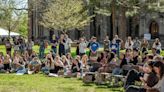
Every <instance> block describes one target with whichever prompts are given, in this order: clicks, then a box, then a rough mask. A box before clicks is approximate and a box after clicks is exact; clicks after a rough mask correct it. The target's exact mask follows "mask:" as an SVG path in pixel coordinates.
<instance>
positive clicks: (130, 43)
mask: <svg viewBox="0 0 164 92" xmlns="http://www.w3.org/2000/svg"><path fill="white" fill-rule="evenodd" d="M125 49H131V50H132V49H133V41H132V38H131V37H130V36H129V37H128V40H127V41H126V42H125Z"/></svg>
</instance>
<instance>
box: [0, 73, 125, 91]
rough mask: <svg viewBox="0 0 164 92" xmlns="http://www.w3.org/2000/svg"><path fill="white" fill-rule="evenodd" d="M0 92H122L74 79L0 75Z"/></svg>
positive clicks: (120, 89)
mask: <svg viewBox="0 0 164 92" xmlns="http://www.w3.org/2000/svg"><path fill="white" fill-rule="evenodd" d="M0 92H124V91H123V88H107V87H106V86H96V85H94V84H91V85H89V86H88V85H84V84H83V83H82V80H78V79H75V78H54V77H46V76H45V75H42V74H37V75H23V76H19V75H14V74H1V75H0Z"/></svg>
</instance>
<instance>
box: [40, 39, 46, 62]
mask: <svg viewBox="0 0 164 92" xmlns="http://www.w3.org/2000/svg"><path fill="white" fill-rule="evenodd" d="M45 48H46V43H45V40H44V39H43V38H42V39H41V40H40V48H39V58H40V59H43V58H44V52H45Z"/></svg>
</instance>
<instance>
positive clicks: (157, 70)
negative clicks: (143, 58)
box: [153, 61, 164, 92]
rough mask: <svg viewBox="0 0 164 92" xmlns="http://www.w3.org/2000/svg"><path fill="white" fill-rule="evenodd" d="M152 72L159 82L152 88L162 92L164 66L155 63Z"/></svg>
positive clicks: (163, 87) (161, 63)
mask: <svg viewBox="0 0 164 92" xmlns="http://www.w3.org/2000/svg"><path fill="white" fill-rule="evenodd" d="M154 71H155V73H156V74H157V76H158V78H159V81H158V83H157V84H156V85H155V86H154V87H153V88H155V89H158V90H159V91H160V92H164V64H163V62H161V61H156V62H155V64H154Z"/></svg>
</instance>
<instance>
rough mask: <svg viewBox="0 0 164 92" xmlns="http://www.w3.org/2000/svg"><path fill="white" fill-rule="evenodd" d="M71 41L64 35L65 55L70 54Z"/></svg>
mask: <svg viewBox="0 0 164 92" xmlns="http://www.w3.org/2000/svg"><path fill="white" fill-rule="evenodd" d="M71 43H72V40H71V39H70V38H69V37H68V35H67V34H65V53H66V54H67V53H70V51H71Z"/></svg>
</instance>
